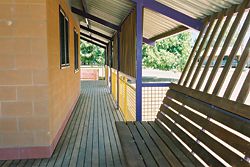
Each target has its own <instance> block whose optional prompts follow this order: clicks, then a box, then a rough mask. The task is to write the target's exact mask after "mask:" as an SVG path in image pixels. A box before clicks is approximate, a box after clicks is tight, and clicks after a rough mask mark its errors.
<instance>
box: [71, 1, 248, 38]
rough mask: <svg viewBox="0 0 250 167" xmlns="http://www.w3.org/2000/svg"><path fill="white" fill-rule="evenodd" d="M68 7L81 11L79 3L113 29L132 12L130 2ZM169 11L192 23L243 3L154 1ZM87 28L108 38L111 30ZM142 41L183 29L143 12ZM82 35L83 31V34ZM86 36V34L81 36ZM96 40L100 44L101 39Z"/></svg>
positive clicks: (93, 24) (92, 24)
mask: <svg viewBox="0 0 250 167" xmlns="http://www.w3.org/2000/svg"><path fill="white" fill-rule="evenodd" d="M69 1H71V6H72V7H76V8H78V9H81V10H83V9H82V8H83V7H82V1H85V3H86V7H85V9H86V12H87V13H89V14H91V15H94V16H96V17H98V18H101V19H103V20H106V21H108V22H110V23H113V24H115V25H118V26H119V25H121V23H122V22H123V20H124V19H125V18H126V17H127V16H128V15H129V13H130V12H131V11H132V10H133V9H134V8H135V4H133V3H132V1H130V0H69ZM156 1H158V2H160V3H161V4H164V5H166V6H168V7H171V8H172V9H175V10H177V11H179V12H181V13H183V14H186V15H188V16H191V17H192V18H195V19H199V20H201V19H204V18H206V17H207V16H210V15H212V14H213V13H216V12H220V11H222V10H223V9H227V8H229V7H231V6H232V5H235V4H240V3H241V2H242V1H243V0H178V1H177V0H174V1H173V0H156ZM89 22H90V28H91V29H93V30H96V31H99V32H101V33H103V34H105V35H108V36H110V37H112V36H113V35H114V33H115V30H113V29H111V28H108V27H105V26H103V25H101V24H99V23H97V22H94V21H90V20H89ZM80 24H81V25H85V26H86V20H85V19H84V18H82V19H81V20H80ZM143 24H144V27H143V37H145V38H147V39H154V40H156V39H159V38H162V37H164V34H166V33H167V32H170V31H173V30H176V29H178V28H181V29H183V30H184V29H185V27H183V26H185V25H182V24H181V23H179V22H177V21H174V20H172V19H170V18H168V17H166V16H164V15H162V14H159V13H157V12H155V11H152V10H149V9H146V8H145V9H144V23H143ZM83 32H84V31H83ZM85 33H86V32H85ZM95 37H96V38H98V39H100V40H103V41H107V40H104V39H103V38H101V37H98V36H95Z"/></svg>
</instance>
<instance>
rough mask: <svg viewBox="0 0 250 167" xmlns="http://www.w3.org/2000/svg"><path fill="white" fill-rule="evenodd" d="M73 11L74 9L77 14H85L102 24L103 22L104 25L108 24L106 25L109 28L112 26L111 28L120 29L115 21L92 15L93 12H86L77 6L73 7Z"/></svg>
mask: <svg viewBox="0 0 250 167" xmlns="http://www.w3.org/2000/svg"><path fill="white" fill-rule="evenodd" d="M71 11H72V12H73V13H75V14H78V15H80V16H83V17H84V18H87V19H90V20H93V21H95V22H97V23H100V24H102V25H104V26H106V27H109V28H111V29H113V30H117V31H120V27H119V26H117V25H115V24H113V23H110V22H108V21H106V20H103V19H101V18H99V17H96V16H94V15H91V14H89V13H85V12H83V11H81V10H79V9H77V8H74V7H71Z"/></svg>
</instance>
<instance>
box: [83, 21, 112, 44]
mask: <svg viewBox="0 0 250 167" xmlns="http://www.w3.org/2000/svg"><path fill="white" fill-rule="evenodd" d="M80 28H81V29H83V30H85V31H88V32H91V33H93V34H96V35H98V36H100V37H103V38H105V39H107V40H110V41H111V40H112V37H109V36H107V35H104V34H102V33H100V32H98V31H95V30H92V29H90V28H88V27H85V26H83V25H80Z"/></svg>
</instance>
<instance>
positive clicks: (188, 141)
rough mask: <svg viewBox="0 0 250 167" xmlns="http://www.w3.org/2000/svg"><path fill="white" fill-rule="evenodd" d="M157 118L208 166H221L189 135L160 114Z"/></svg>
mask: <svg viewBox="0 0 250 167" xmlns="http://www.w3.org/2000/svg"><path fill="white" fill-rule="evenodd" d="M157 118H158V119H159V120H160V121H161V122H163V123H164V124H165V125H166V126H167V127H169V128H170V129H171V130H172V132H174V133H175V134H176V135H177V136H178V137H179V138H180V139H181V140H182V141H183V142H184V143H185V144H186V145H187V146H188V147H190V148H191V149H192V150H193V152H195V153H196V154H197V155H198V156H199V157H201V158H202V159H203V160H204V161H205V162H206V163H207V164H208V165H211V166H223V165H222V163H221V162H220V161H218V160H217V159H215V158H214V157H213V156H212V155H211V154H210V153H209V152H208V151H207V150H205V149H204V148H203V147H202V146H200V145H199V144H198V143H196V141H194V140H193V139H192V138H191V137H190V136H189V135H187V134H186V133H185V132H183V131H182V130H181V129H180V128H178V126H176V124H174V123H173V122H171V121H170V120H169V119H167V118H166V117H165V116H164V115H163V114H162V113H161V112H159V113H158V114H157Z"/></svg>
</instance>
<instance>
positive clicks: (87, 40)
mask: <svg viewBox="0 0 250 167" xmlns="http://www.w3.org/2000/svg"><path fill="white" fill-rule="evenodd" d="M80 39H81V40H84V41H86V42H89V43H91V44H93V45H96V46H99V47H101V48H103V49H106V46H103V45H100V44H98V43H96V42H93V41H91V40H89V39H86V38H83V37H80Z"/></svg>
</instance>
